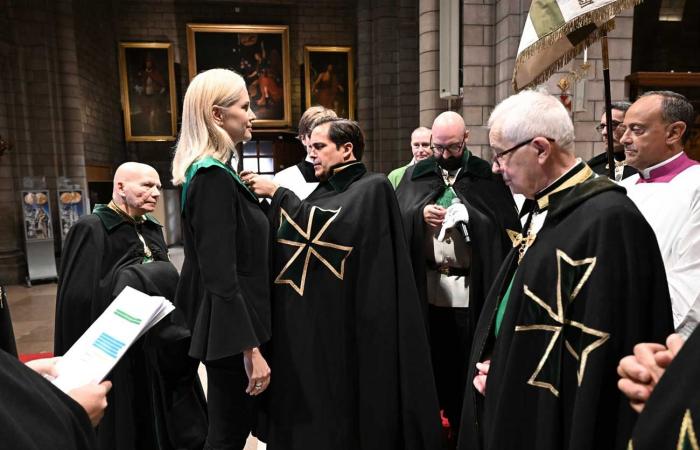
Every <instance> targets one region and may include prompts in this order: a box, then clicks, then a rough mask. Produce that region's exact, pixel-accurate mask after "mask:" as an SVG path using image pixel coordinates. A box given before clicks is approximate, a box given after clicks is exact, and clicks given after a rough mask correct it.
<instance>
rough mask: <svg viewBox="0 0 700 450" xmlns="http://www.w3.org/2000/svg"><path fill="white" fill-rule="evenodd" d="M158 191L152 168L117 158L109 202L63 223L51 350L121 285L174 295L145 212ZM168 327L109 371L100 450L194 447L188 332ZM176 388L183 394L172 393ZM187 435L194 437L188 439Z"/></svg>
mask: <svg viewBox="0 0 700 450" xmlns="http://www.w3.org/2000/svg"><path fill="white" fill-rule="evenodd" d="M160 189H161V184H160V177H159V176H158V173H157V172H156V170H155V169H154V168H153V167H151V166H148V165H146V164H141V163H136V162H127V163H124V164H122V165H121V166H119V168H117V170H116V172H115V174H114V187H113V191H112V201H111V202H109V204H107V205H102V204H98V205H95V209H94V210H93V212H92V214H89V215H86V216H84V217H82V218H81V219H80V220H79V221H78V222H77V223H76V224H75V225H73V227H72V228H71V229H70V231H69V233H68V236H67V238H66V242H65V245H64V248H63V254H62V257H61V268H60V271H59V277H58V295H57V298H56V326H55V340H54V353H55V354H56V355H57V356H58V355H63V354H64V353H65V352H66V351H67V350H68V349H70V347H71V346H72V345H73V344H74V343H75V341H77V340H78V338H79V337H80V336H81V335H82V334H83V333H84V332H85V330H87V329H88V327H89V326H90V325H91V324H92V322H94V321H95V319H97V317H99V316H100V314H102V312H104V310H105V309H106V308H107V306H108V305H109V304H110V303H111V302H112V300H113V299H114V298H115V297H116V296H117V295H118V294H119V293H120V292H121V290H122V289H123V288H124V287H125V286H131V287H133V288H135V289H138V290H140V291H142V292H145V293H147V294H149V295H161V296H163V297H165V298H169V299H172V298H173V297H174V291H175V287H176V285H177V281H178V273H177V270H176V269H175V267H174V266H173V265H172V264H171V263H170V261H169V259H168V250H167V247H166V245H165V239H164V238H163V231H162V227H161V225H160V224H159V223H158V222H157V221H156V219H155V218H153V216H151V214H150V213H151V212H153V210H154V209H155V207H156V204H157V203H158V199H159V197H160ZM171 320H172V319H171V318H168V319H165V320H164V321H163V322H164V324H159V327H160V326H161V325H162V326H164V325H165V322H170V321H171ZM159 329H160V328H159ZM168 330H169V331H171V333H170V337H169V338H168V339H169V340H167V341H166V340H165V339H164V338H163V337H162V336H158V335H156V334H155V330H154V332H153V333H151V332H149V333H148V334H147V335H146V336H145V337H144V338H142V339H140V340H139V341H137V342H136V343H135V344H134V345H133V347H131V348H130V349H129V351H128V352H127V354H126V355H125V357H124V358H122V360H120V362H119V363H118V364H117V366H116V367H115V368H114V370H113V371H112V372H111V374H110V375H109V378H110V379H111V380H112V383H113V386H114V387H113V389H112V391H111V392H110V397H109V399H108V401H109V404H110V406H109V407H108V408H107V411H106V412H105V417H104V419H103V421H102V423H101V424H100V427H99V429H98V430H97V438H98V443H99V448H100V449H101V450H104V449H119V450H127V449H142V448H143V449H170V448H196V447H197V445H199V444H201V443H202V442H203V439H204V430H205V428H202V427H204V424H205V422H206V420H205V419H204V418H203V417H204V412H203V411H204V410H203V403H200V401H199V400H198V399H199V398H200V397H201V395H200V393H201V387H198V385H197V381H196V380H195V378H194V377H195V375H194V372H195V370H196V364H195V363H194V362H193V361H190V360H188V359H187V357H186V350H185V351H182V350H183V349H186V347H187V346H188V343H187V342H186V340H189V337H188V335H187V333H186V330H184V329H182V328H172V325H171V328H168ZM176 335H178V336H179V337H177V336H176ZM180 347H182V349H181V348H180ZM164 354H167V355H168V358H167V361H166V358H165V356H164ZM159 363H160V365H159ZM168 377H169V378H168ZM175 386H177V387H175ZM166 388H167V389H166ZM176 390H178V392H181V393H184V394H181V396H180V397H177V398H176V397H174V396H175V395H180V394H175V391H176ZM177 399H182V400H184V403H187V406H186V409H185V411H184V412H183V411H182V410H180V411H179V412H176V411H175V410H174V409H172V408H171V406H173V405H174V404H175V403H176V400H177ZM188 402H190V403H188ZM173 420H175V422H173ZM177 420H182V422H177ZM169 422H172V423H169ZM198 427H199V428H201V429H199V428H198ZM198 429H199V431H196V430H198ZM193 430H194V431H193ZM186 433H190V436H189V437H188V436H185V434H186ZM183 436H185V437H183ZM192 436H194V437H195V441H196V440H197V439H199V440H201V442H199V443H196V442H195V443H194V444H193V443H192V442H189V441H190V440H191V438H192ZM188 442H189V443H188Z"/></svg>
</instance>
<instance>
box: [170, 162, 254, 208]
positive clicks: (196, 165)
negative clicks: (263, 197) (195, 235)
mask: <svg viewBox="0 0 700 450" xmlns="http://www.w3.org/2000/svg"><path fill="white" fill-rule="evenodd" d="M212 166H218V167H221V168H222V169H224V170H225V171H226V172H228V174H229V175H231V177H233V179H234V180H235V181H236V183H238V184H239V185H241V186H242V187H243V190H244V191H245V192H246V193H247V194H248V195H249V196H250V198H251V199H252V200H254V201H255V202H256V203H257V202H258V197H257V196H256V195H255V194H254V193H253V192H252V191H251V190H250V189H249V188H248V186H246V185H245V183H244V182H243V180H241V177H239V176H238V174H237V173H236V172H235V171H234V170H233V168H231V166H228V165H226V164H224V163H222V162H221V161H219V160H218V159H216V158H214V157H213V156H207V157H205V158H202V159H200V160H198V161H195V162H193V163H192V164H191V165H190V167H188V168H187V172H185V182H184V183H182V194H181V197H180V210H181V211H184V210H185V199H186V198H187V188H188V187H189V185H190V183H191V182H192V178H194V176H195V174H196V173H197V171H198V170H199V169H204V168H207V167H212Z"/></svg>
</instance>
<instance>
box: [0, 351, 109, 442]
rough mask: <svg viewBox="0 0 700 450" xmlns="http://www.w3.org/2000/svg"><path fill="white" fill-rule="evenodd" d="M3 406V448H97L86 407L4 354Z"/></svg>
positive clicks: (0, 360) (0, 355)
mask: <svg viewBox="0 0 700 450" xmlns="http://www.w3.org/2000/svg"><path fill="white" fill-rule="evenodd" d="M0 405H2V407H1V408H0V436H1V438H0V439H2V441H1V443H0V447H2V448H8V449H9V448H12V449H23V450H24V449H32V450H34V449H35V450H49V449H61V450H84V449H86V450H87V449H90V450H93V449H96V448H97V444H96V442H95V434H94V432H93V430H92V425H91V424H90V419H89V417H88V415H87V413H86V412H85V410H84V409H83V407H82V406H80V405H79V404H78V403H76V402H75V401H74V400H73V399H72V398H70V397H69V396H67V395H66V394H64V393H63V392H61V390H59V389H58V388H56V387H55V386H54V385H53V384H51V383H50V382H49V381H47V380H45V379H44V378H42V377H41V375H39V374H37V373H36V372H34V371H33V370H32V369H30V368H29V367H27V366H25V365H24V364H22V363H21V362H20V361H18V360H17V358H15V357H14V356H12V355H10V354H8V353H6V352H5V351H2V350H0Z"/></svg>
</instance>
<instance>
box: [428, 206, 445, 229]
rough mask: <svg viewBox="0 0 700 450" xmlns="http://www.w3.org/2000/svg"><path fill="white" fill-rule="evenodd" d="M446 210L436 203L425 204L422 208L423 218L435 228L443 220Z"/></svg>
mask: <svg viewBox="0 0 700 450" xmlns="http://www.w3.org/2000/svg"><path fill="white" fill-rule="evenodd" d="M446 212H447V210H446V209H445V208H443V207H442V206H438V205H427V206H426V207H425V208H423V220H425V223H427V224H428V225H430V226H431V227H434V228H437V227H439V226H440V225H442V221H443V220H445V214H446Z"/></svg>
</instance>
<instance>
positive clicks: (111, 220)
mask: <svg viewBox="0 0 700 450" xmlns="http://www.w3.org/2000/svg"><path fill="white" fill-rule="evenodd" d="M92 213H93V214H94V215H96V216H97V217H99V218H100V221H102V225H104V227H105V228H106V229H107V231H112V230H113V229H114V228H116V227H117V226H119V225H120V224H122V223H124V222H128V220H127V219H126V218H124V217H122V216H121V215H120V214H118V213H117V212H116V211H114V210H113V209H112V208H110V207H109V206H107V205H104V204H101V203H98V204H96V205H95V208H94V209H93V210H92ZM142 217H143V220H144V223H145V222H151V223H152V224H154V225H157V226H159V227H161V226H162V225H161V224H160V222H158V221H157V220H156V218H155V217H153V216H152V215H150V214H144V215H143V216H142Z"/></svg>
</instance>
